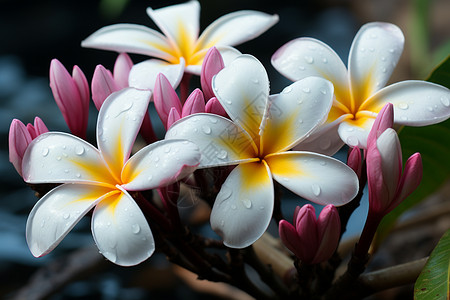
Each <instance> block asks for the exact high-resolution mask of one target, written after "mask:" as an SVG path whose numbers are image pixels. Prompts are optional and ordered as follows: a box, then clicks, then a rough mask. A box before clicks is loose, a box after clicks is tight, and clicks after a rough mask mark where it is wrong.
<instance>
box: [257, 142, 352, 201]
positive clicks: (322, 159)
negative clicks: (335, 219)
mask: <svg viewBox="0 0 450 300" xmlns="http://www.w3.org/2000/svg"><path fill="white" fill-rule="evenodd" d="M265 160H266V161H267V164H268V165H269V168H270V172H272V176H273V178H274V179H275V180H276V181H278V182H279V183H280V184H282V185H283V186H285V187H286V188H288V189H289V190H291V191H292V192H294V193H296V194H297V195H299V196H301V197H303V198H305V199H308V200H310V201H312V202H315V203H318V204H321V205H327V204H333V205H336V206H338V205H344V204H346V203H348V202H349V201H350V200H352V199H353V198H354V197H355V196H356V194H357V193H358V177H357V176H356V174H355V172H353V170H352V169H350V168H349V167H348V166H347V165H346V164H344V163H342V162H340V161H339V160H337V159H334V158H332V157H328V156H325V155H321V154H317V153H311V152H296V151H290V152H284V153H279V154H275V155H270V156H267V157H266V158H265Z"/></svg>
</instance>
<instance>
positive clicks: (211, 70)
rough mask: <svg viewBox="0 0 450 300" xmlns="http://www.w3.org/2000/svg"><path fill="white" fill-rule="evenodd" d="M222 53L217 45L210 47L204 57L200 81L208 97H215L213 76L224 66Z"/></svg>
mask: <svg viewBox="0 0 450 300" xmlns="http://www.w3.org/2000/svg"><path fill="white" fill-rule="evenodd" d="M224 66H225V65H224V63H223V59H222V55H220V52H219V50H217V48H216V47H211V48H209V50H208V52H207V53H206V55H205V58H204V59H203V64H202V70H201V73H200V83H201V86H202V90H203V93H204V94H205V98H206V99H210V98H212V97H214V92H213V89H212V78H213V77H214V75H216V74H217V73H219V71H220V70H222V69H223V68H224Z"/></svg>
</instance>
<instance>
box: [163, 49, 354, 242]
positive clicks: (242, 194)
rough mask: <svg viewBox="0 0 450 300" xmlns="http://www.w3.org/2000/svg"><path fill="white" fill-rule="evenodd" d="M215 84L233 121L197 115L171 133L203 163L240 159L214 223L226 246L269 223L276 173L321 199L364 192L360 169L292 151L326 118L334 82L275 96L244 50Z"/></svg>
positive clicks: (296, 86)
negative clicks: (198, 154) (197, 153)
mask: <svg viewBox="0 0 450 300" xmlns="http://www.w3.org/2000/svg"><path fill="white" fill-rule="evenodd" d="M213 90H214V93H215V95H216V97H217V98H218V99H219V101H220V103H221V104H222V106H223V107H224V108H225V110H226V112H227V113H228V115H229V116H230V118H231V120H230V119H227V118H224V117H221V116H218V115H213V114H194V115H191V116H188V117H185V118H183V119H181V120H179V121H178V122H176V123H174V124H173V125H172V127H171V128H170V129H169V130H168V132H167V134H166V139H178V138H182V139H187V140H190V141H192V142H194V143H196V144H197V145H198V146H199V147H200V150H201V152H202V158H201V161H200V165H199V167H201V168H206V167H213V166H225V165H235V164H238V166H237V167H236V168H234V169H233V171H232V172H231V173H230V175H229V176H228V178H227V179H226V181H225V182H224V184H223V185H222V187H221V190H220V192H219V194H218V195H217V198H216V201H215V203H214V206H213V209H212V213H211V225H212V228H213V229H214V230H215V231H216V232H217V233H218V234H220V235H221V236H222V237H223V239H224V244H225V245H227V246H229V247H233V248H244V247H247V246H249V245H250V244H252V243H253V242H255V241H256V240H257V239H258V238H259V237H260V236H261V235H262V234H263V233H264V232H265V230H266V229H267V226H268V225H269V222H270V220H271V218H272V212H273V206H274V187H273V182H272V179H275V180H276V181H278V182H279V183H280V184H281V185H283V186H284V187H286V188H288V189H289V190H291V191H293V192H294V193H296V194H298V195H300V196H302V197H304V198H306V199H309V200H311V201H313V202H315V203H319V204H322V205H324V204H334V205H342V204H345V203H347V202H348V201H350V200H351V199H353V197H354V196H355V195H356V193H357V192H358V179H357V176H356V174H355V173H354V172H353V171H352V170H351V169H350V168H349V167H347V166H346V165H345V164H343V163H342V162H340V161H338V160H336V159H334V158H331V157H328V156H324V155H321V154H316V153H311V152H299V151H298V152H297V151H288V150H289V149H291V148H292V147H294V146H295V145H296V144H297V143H299V142H300V141H302V140H303V139H305V138H306V137H307V136H308V134H310V133H311V131H312V130H314V129H315V128H316V127H317V126H318V125H320V124H321V123H323V121H324V120H325V119H326V117H327V115H328V112H329V110H330V107H331V104H332V97H333V86H332V84H331V83H330V82H329V81H327V80H325V79H322V78H319V77H310V78H306V79H304V80H301V81H298V82H295V83H293V84H292V85H290V86H288V87H286V88H285V89H284V90H283V91H282V92H281V93H280V94H278V95H273V96H270V97H268V95H269V80H268V77H267V73H266V71H265V69H264V67H263V66H262V64H261V63H260V62H259V61H258V60H257V59H256V58H254V57H253V56H250V55H242V56H239V57H238V58H237V59H236V60H234V61H233V62H232V63H231V64H230V65H229V66H228V67H225V68H224V69H223V70H222V71H220V72H219V73H218V74H217V75H216V76H215V77H214V79H213Z"/></svg>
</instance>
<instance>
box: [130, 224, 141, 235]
mask: <svg viewBox="0 0 450 300" xmlns="http://www.w3.org/2000/svg"><path fill="white" fill-rule="evenodd" d="M140 231H141V226H139V224H133V225H131V232H133V233H134V234H138V233H139V232H140Z"/></svg>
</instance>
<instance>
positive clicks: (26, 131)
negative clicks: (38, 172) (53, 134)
mask: <svg viewBox="0 0 450 300" xmlns="http://www.w3.org/2000/svg"><path fill="white" fill-rule="evenodd" d="M44 132H48V129H47V126H45V124H44V122H42V120H41V119H40V118H38V117H36V118H35V119H34V126H33V125H31V124H27V126H25V125H24V124H23V123H22V122H21V121H19V120H17V119H14V120H12V122H11V126H10V127H9V137H8V146H9V161H10V162H11V163H12V164H13V166H14V168H15V169H16V171H17V173H19V175H20V176H22V159H23V155H24V154H25V151H26V150H27V147H28V145H29V144H30V143H31V141H32V140H33V139H35V138H36V137H38V136H39V135H41V134H42V133H44Z"/></svg>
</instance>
